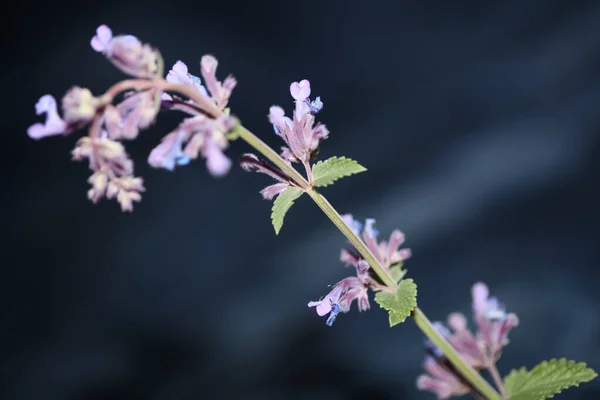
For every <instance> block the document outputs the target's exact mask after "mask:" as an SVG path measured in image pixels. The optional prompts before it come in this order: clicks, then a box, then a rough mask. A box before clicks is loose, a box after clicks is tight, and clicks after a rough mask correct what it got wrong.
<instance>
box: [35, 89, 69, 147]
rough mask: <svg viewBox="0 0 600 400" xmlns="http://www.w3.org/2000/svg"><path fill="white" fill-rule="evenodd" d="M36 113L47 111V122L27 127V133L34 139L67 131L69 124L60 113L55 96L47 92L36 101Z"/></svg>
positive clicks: (40, 113)
mask: <svg viewBox="0 0 600 400" xmlns="http://www.w3.org/2000/svg"><path fill="white" fill-rule="evenodd" d="M35 113H36V114H37V115H42V114H44V113H46V123H44V124H42V123H39V122H38V123H36V124H33V125H31V126H30V127H29V128H28V129H27V135H28V136H29V137H30V138H32V139H36V140H37V139H41V138H44V137H46V136H54V135H60V134H63V133H67V128H68V125H67V123H66V122H65V121H63V119H62V118H61V117H60V115H58V110H57V109H56V100H55V99H54V97H53V96H51V95H49V94H46V95H44V96H42V97H40V99H39V100H38V101H37V103H35Z"/></svg>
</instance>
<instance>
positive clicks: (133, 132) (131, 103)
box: [104, 90, 160, 140]
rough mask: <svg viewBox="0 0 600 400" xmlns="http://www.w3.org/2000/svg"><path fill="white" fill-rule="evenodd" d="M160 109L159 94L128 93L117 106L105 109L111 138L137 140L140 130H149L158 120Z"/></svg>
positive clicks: (106, 126)
mask: <svg viewBox="0 0 600 400" xmlns="http://www.w3.org/2000/svg"><path fill="white" fill-rule="evenodd" d="M159 107H160V101H159V99H157V92H156V91H154V90H146V91H143V92H137V93H133V92H130V93H127V94H126V95H125V98H124V99H123V101H122V102H121V103H119V104H117V106H116V107H115V106H112V105H108V106H106V107H105V109H104V124H105V128H106V130H107V131H108V135H109V137H110V138H112V139H115V140H122V139H129V140H131V139H135V138H136V137H137V135H138V134H139V132H140V129H146V128H148V127H149V126H150V125H151V124H152V123H153V122H154V121H155V119H156V116H157V115H158V111H159Z"/></svg>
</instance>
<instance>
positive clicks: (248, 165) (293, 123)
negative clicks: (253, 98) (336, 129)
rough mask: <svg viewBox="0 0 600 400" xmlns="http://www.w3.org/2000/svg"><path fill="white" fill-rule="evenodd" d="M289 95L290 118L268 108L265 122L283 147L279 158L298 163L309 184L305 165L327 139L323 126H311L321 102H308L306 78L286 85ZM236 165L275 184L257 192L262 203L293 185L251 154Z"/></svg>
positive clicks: (275, 169) (282, 174) (307, 168)
mask: <svg viewBox="0 0 600 400" xmlns="http://www.w3.org/2000/svg"><path fill="white" fill-rule="evenodd" d="M290 94H291V95H292V97H293V98H294V101H295V104H296V109H295V110H294V113H293V118H292V119H290V118H289V117H286V116H285V111H283V108H281V107H279V106H272V107H271V108H270V109H269V116H268V117H269V122H270V123H271V124H272V125H273V129H274V131H275V133H276V134H277V135H278V136H279V137H281V138H282V139H283V141H284V142H285V144H286V145H287V146H283V147H282V148H281V156H282V157H283V159H284V160H285V161H286V162H288V163H292V162H301V163H302V164H303V165H304V167H305V169H306V171H307V173H308V174H309V176H308V178H309V183H311V180H312V175H311V174H310V164H309V163H310V161H312V160H313V159H314V158H315V157H316V156H317V154H318V151H319V143H320V142H321V141H322V140H325V139H327V137H328V136H329V131H328V130H327V128H326V127H325V125H322V124H317V125H316V126H315V125H314V124H315V117H314V115H315V114H316V113H318V112H319V111H321V109H322V108H323V103H322V102H321V98H320V97H317V98H316V99H315V100H314V101H310V99H309V96H310V82H309V81H308V80H306V79H303V80H301V81H300V82H293V83H292V84H291V85H290ZM240 163H241V166H242V168H244V169H245V170H246V171H254V172H259V173H263V174H266V175H269V176H270V177H271V178H273V179H275V180H276V181H277V183H275V184H273V185H270V186H267V187H266V188H264V189H263V190H261V192H260V193H261V194H262V195H263V198H265V199H266V200H271V199H273V198H274V197H275V196H277V195H278V194H281V193H282V192H283V191H284V190H286V189H287V188H288V187H290V186H297V185H296V184H295V183H294V181H293V180H292V179H291V178H290V177H289V176H288V175H287V174H286V173H285V172H283V171H281V170H280V169H279V168H277V167H274V166H272V165H270V164H269V163H267V162H265V161H262V160H260V159H259V158H258V157H257V156H255V155H254V154H244V155H243V156H242V158H241V160H240Z"/></svg>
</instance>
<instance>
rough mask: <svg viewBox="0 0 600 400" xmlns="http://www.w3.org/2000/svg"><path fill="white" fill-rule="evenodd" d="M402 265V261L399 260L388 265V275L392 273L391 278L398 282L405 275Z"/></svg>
mask: <svg viewBox="0 0 600 400" xmlns="http://www.w3.org/2000/svg"><path fill="white" fill-rule="evenodd" d="M403 265H404V263H403V262H399V263H397V264H394V265H392V266H391V267H390V275H392V279H393V280H394V282H396V283H398V282H400V281H401V280H402V278H404V275H406V270H405V269H402V266H403Z"/></svg>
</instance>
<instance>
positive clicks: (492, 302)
mask: <svg viewBox="0 0 600 400" xmlns="http://www.w3.org/2000/svg"><path fill="white" fill-rule="evenodd" d="M471 293H472V296H473V313H474V319H475V323H476V324H477V327H478V331H477V339H478V340H479V341H480V342H481V343H482V345H483V346H484V347H485V349H486V355H487V357H489V358H490V359H491V360H496V359H497V358H499V357H500V354H501V351H502V348H503V347H504V346H506V345H507V344H508V343H509V340H508V333H509V332H510V331H511V330H512V329H513V328H515V327H517V326H518V325H519V318H518V317H517V316H516V315H515V314H513V313H509V314H507V313H506V311H505V307H504V305H503V304H501V303H499V302H498V299H497V298H495V297H489V289H488V287H487V286H486V285H485V284H484V283H482V282H477V283H476V284H474V285H473V288H472V290H471Z"/></svg>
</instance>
